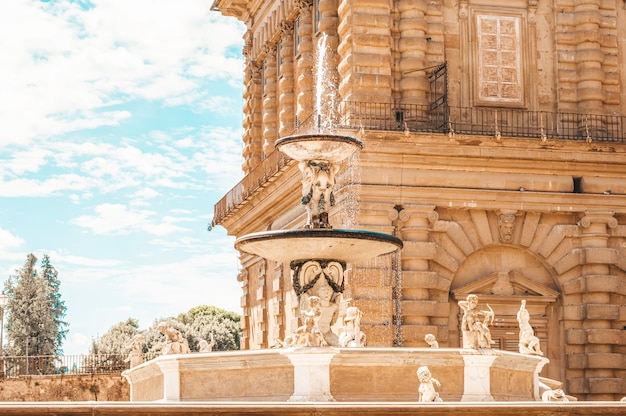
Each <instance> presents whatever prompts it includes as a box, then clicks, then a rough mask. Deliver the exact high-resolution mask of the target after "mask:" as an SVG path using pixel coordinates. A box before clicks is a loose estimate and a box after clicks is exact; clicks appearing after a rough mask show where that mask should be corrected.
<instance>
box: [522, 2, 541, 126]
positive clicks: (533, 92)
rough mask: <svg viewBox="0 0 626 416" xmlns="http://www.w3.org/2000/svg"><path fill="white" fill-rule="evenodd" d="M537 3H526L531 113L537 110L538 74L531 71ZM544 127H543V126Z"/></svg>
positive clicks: (534, 59)
mask: <svg viewBox="0 0 626 416" xmlns="http://www.w3.org/2000/svg"><path fill="white" fill-rule="evenodd" d="M537 2H538V0H529V1H528V56H529V57H530V59H529V61H530V62H528V65H529V66H527V67H526V68H525V70H527V71H528V88H527V90H528V104H529V108H530V110H531V111H537V110H538V108H537V107H538V103H537V92H538V91H537V88H538V86H539V74H538V73H537V71H534V70H532V69H531V68H533V66H532V65H533V63H535V62H536V61H537V58H535V57H536V56H537ZM544 127H545V126H544Z"/></svg>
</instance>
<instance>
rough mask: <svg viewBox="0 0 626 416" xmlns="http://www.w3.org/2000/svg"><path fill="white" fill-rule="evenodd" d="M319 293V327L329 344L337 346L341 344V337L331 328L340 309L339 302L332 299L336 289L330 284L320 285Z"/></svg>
mask: <svg viewBox="0 0 626 416" xmlns="http://www.w3.org/2000/svg"><path fill="white" fill-rule="evenodd" d="M318 293H319V298H320V305H319V310H320V316H319V319H318V320H317V327H318V328H319V330H320V332H321V333H322V335H324V340H325V341H326V343H327V344H328V345H332V346H337V345H339V337H337V334H335V333H334V332H333V331H332V330H331V326H333V325H334V324H335V322H337V315H338V310H339V306H338V305H337V303H336V302H333V301H332V297H333V294H334V291H333V289H332V288H331V287H330V286H329V285H328V284H324V285H322V286H321V287H320V289H319V291H318Z"/></svg>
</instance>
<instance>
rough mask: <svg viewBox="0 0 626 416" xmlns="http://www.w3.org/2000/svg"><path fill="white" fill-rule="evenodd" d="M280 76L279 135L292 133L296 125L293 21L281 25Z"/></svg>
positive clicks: (283, 135)
mask: <svg viewBox="0 0 626 416" xmlns="http://www.w3.org/2000/svg"><path fill="white" fill-rule="evenodd" d="M280 32H281V36H280V50H279V51H278V53H279V57H280V62H279V63H278V64H279V65H280V77H279V79H278V136H279V137H285V136H288V135H290V134H291V133H292V132H293V130H294V128H295V127H296V126H295V123H294V121H295V117H294V111H293V103H294V93H293V87H294V79H293V76H294V62H293V58H294V50H293V22H292V21H283V22H282V23H281V25H280Z"/></svg>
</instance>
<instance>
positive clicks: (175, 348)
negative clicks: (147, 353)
mask: <svg viewBox="0 0 626 416" xmlns="http://www.w3.org/2000/svg"><path fill="white" fill-rule="evenodd" d="M157 331H159V332H160V333H161V334H163V335H165V346H164V347H163V351H162V352H161V354H163V355H167V354H188V353H189V352H190V350H189V343H188V342H187V339H185V337H183V336H182V335H181V334H180V332H179V331H178V330H176V329H174V328H172V327H170V326H168V325H167V323H166V322H159V324H158V325H157Z"/></svg>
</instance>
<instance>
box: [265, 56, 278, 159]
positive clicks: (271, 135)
mask: <svg viewBox="0 0 626 416" xmlns="http://www.w3.org/2000/svg"><path fill="white" fill-rule="evenodd" d="M263 78H264V79H263V82H264V83H265V85H264V87H263V158H264V159H265V158H266V157H267V155H269V154H270V153H272V152H273V151H274V142H275V141H276V138H277V137H278V126H277V121H278V119H277V100H276V92H277V84H276V81H277V71H276V44H272V45H268V46H267V48H266V49H265V61H264V65H263Z"/></svg>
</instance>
